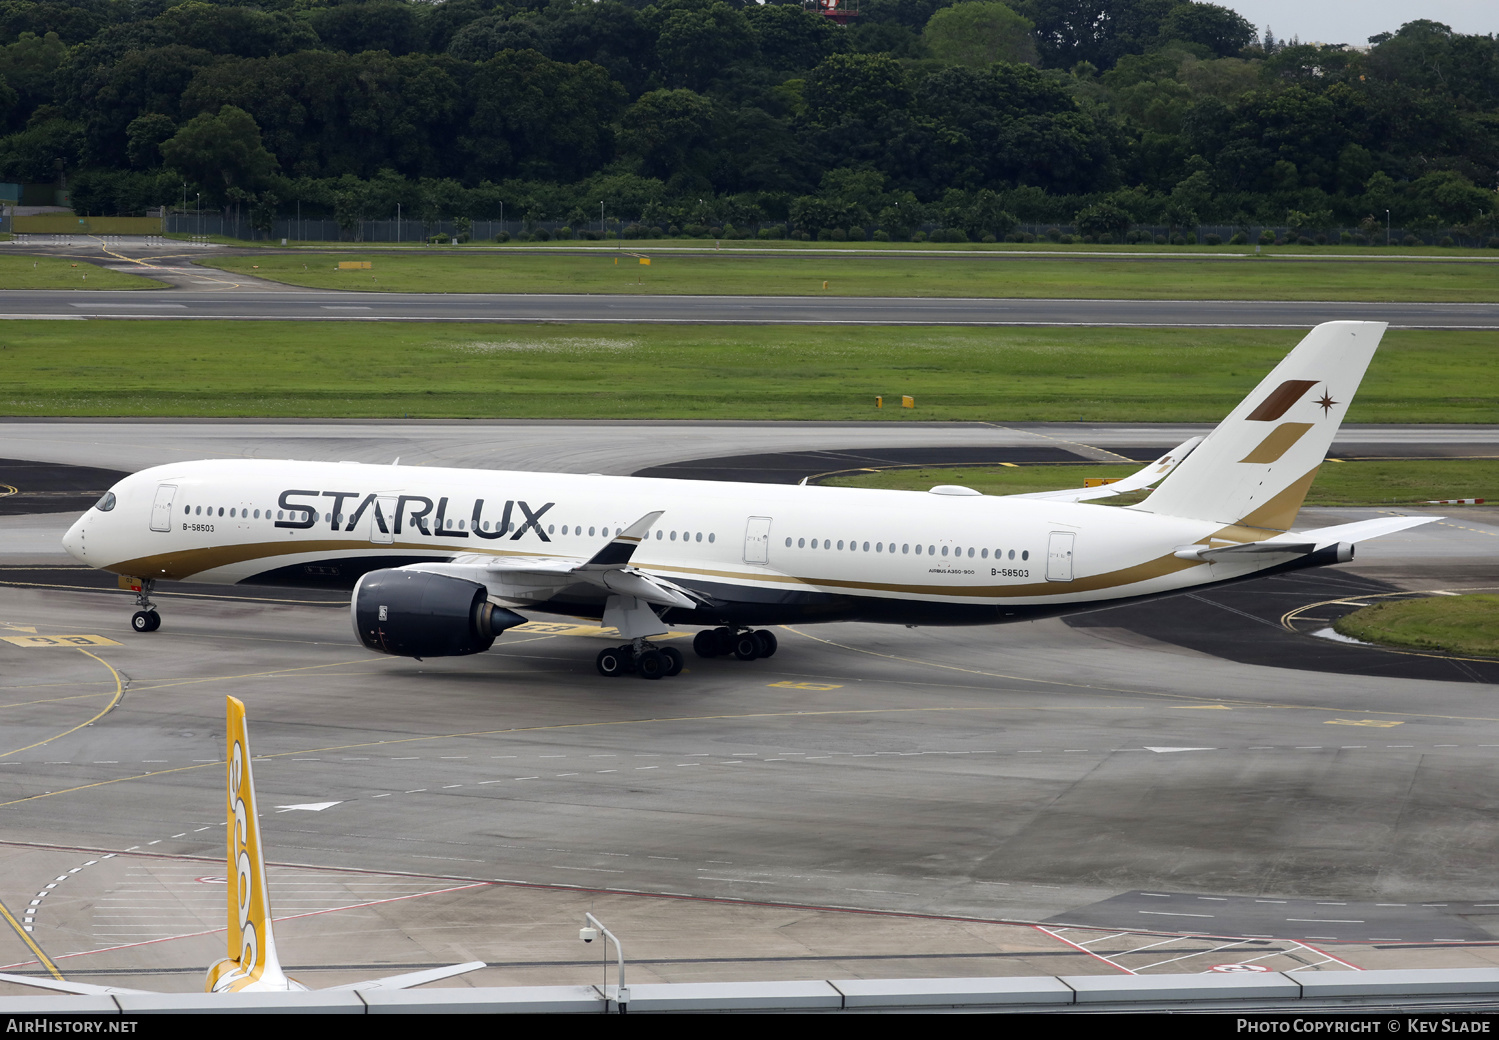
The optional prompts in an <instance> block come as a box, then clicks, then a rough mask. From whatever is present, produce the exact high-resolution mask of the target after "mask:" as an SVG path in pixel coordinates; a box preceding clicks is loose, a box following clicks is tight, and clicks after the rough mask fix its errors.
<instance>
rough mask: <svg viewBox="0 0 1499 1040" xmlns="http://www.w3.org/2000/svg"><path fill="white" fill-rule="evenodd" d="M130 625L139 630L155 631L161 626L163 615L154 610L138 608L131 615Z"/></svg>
mask: <svg viewBox="0 0 1499 1040" xmlns="http://www.w3.org/2000/svg"><path fill="white" fill-rule="evenodd" d="M130 627H131V628H133V629H135V631H137V632H155V631H156V630H157V629H158V628H160V627H161V615H160V614H158V613H156V611H154V610H137V611H136V612H135V613H134V614H132V615H131V616H130Z"/></svg>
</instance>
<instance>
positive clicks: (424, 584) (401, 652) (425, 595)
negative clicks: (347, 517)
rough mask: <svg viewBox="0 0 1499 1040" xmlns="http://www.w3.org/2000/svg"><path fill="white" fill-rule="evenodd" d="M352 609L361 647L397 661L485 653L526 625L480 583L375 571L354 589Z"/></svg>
mask: <svg viewBox="0 0 1499 1040" xmlns="http://www.w3.org/2000/svg"><path fill="white" fill-rule="evenodd" d="M349 609H350V612H351V614H352V615H353V620H354V634H355V635H356V636H358V637H359V641H360V642H361V643H363V644H364V645H365V646H367V647H369V648H370V649H371V650H375V651H377V652H379V653H382V654H394V655H396V656H398V657H417V658H421V657H457V656H459V655H462V654H477V653H482V652H484V651H485V650H488V649H489V648H490V647H491V646H493V645H494V639H495V636H497V635H499V634H500V633H501V632H503V631H505V629H507V628H512V627H514V626H516V625H519V624H523V623H524V622H525V620H526V619H525V618H523V617H521V616H520V615H519V614H517V613H515V611H513V610H506V609H505V608H504V607H497V606H495V605H494V604H493V603H490V602H489V593H488V590H486V589H485V588H484V586H483V585H480V584H479V583H478V582H476V581H466V580H465V579H463V578H454V577H451V576H450V575H446V574H429V573H427V572H425V571H407V570H383V571H371V572H370V573H368V574H366V575H365V576H364V577H362V578H360V579H359V584H358V585H355V586H354V596H353V599H352V600H351V601H350V604H349Z"/></svg>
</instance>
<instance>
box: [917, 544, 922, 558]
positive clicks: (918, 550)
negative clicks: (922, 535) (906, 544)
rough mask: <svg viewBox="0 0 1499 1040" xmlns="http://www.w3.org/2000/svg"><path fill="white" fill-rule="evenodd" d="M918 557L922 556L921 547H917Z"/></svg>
mask: <svg viewBox="0 0 1499 1040" xmlns="http://www.w3.org/2000/svg"><path fill="white" fill-rule="evenodd" d="M916 555H917V556H920V555H921V546H919V545H918V546H917V547H916Z"/></svg>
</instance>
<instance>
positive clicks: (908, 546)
mask: <svg viewBox="0 0 1499 1040" xmlns="http://www.w3.org/2000/svg"><path fill="white" fill-rule="evenodd" d="M900 551H901V552H903V553H908V552H910V551H911V543H910V542H906V543H904V544H902V545H901V547H900Z"/></svg>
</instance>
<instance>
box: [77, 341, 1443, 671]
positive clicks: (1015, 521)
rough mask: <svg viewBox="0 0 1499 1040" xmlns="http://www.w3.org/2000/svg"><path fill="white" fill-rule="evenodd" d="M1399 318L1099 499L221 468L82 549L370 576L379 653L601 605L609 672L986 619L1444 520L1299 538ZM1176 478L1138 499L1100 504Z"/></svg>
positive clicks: (141, 562)
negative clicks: (778, 634) (670, 632)
mask: <svg viewBox="0 0 1499 1040" xmlns="http://www.w3.org/2000/svg"><path fill="white" fill-rule="evenodd" d="M1384 330H1385V325H1384V324H1383V323H1379V322H1348V321H1340V322H1330V323H1328V324H1325V325H1319V326H1317V327H1316V328H1315V329H1313V330H1312V331H1311V332H1310V333H1309V334H1308V335H1307V336H1306V337H1305V338H1304V339H1303V340H1302V341H1301V343H1300V344H1298V345H1297V347H1296V348H1295V349H1294V350H1293V351H1291V353H1290V354H1288V355H1287V356H1286V358H1285V359H1284V360H1283V361H1282V362H1281V363H1280V364H1279V365H1278V366H1277V367H1276V368H1275V370H1274V371H1272V372H1271V373H1270V374H1269V375H1268V376H1267V377H1266V378H1265V379H1264V381H1263V382H1261V383H1260V385H1259V386H1258V387H1256V388H1255V389H1254V391H1253V392H1252V393H1251V394H1250V395H1249V396H1248V397H1247V398H1245V399H1244V401H1243V402H1241V403H1240V404H1239V406H1238V407H1237V408H1235V409H1234V410H1233V412H1232V413H1230V414H1229V416H1228V417H1227V418H1226V419H1224V420H1223V422H1222V423H1220V424H1219V425H1218V426H1217V427H1216V428H1215V429H1213V430H1212V432H1210V433H1209V434H1207V435H1206V436H1205V437H1201V438H1194V439H1193V440H1191V441H1188V442H1187V443H1186V444H1183V445H1181V446H1180V447H1179V448H1177V449H1176V450H1174V451H1172V452H1171V453H1169V454H1168V455H1166V456H1163V457H1162V458H1161V459H1158V460H1157V461H1156V462H1154V463H1151V464H1150V465H1148V466H1146V467H1145V468H1143V469H1142V470H1140V471H1139V472H1138V473H1136V474H1134V475H1133V476H1131V477H1128V478H1126V479H1125V480H1123V481H1120V482H1118V483H1115V484H1110V485H1105V486H1104V487H1099V488H1089V489H1082V490H1067V491H1056V492H1044V493H1041V494H1033V495H1009V496H990V495H981V494H979V493H977V492H974V491H971V490H969V489H967V488H962V487H954V486H942V487H935V488H932V489H931V491H930V492H908V491H876V490H860V489H852V488H828V487H815V486H811V487H809V486H794V487H791V486H780V485H769V484H746V483H717V482H699V481H683V480H662V479H650V478H638V477H610V476H597V475H592V476H579V475H572V474H543V473H523V472H498V471H488V470H460V469H426V468H421V469H417V468H412V467H403V466H397V465H391V466H375V465H362V464H356V463H321V462H275V461H258V460H257V461H224V460H211V461H204V462H189V463H179V464H174V465H168V466H157V467H155V468H152V469H148V470H144V471H142V472H140V473H136V474H134V475H132V476H130V477H127V478H125V479H124V480H122V481H120V482H119V483H118V484H116V485H115V486H114V488H112V489H111V490H110V491H109V493H108V494H106V495H105V496H104V497H103V498H102V499H101V500H100V501H99V502H98V503H97V505H95V506H94V507H93V508H91V509H90V510H89V511H88V512H87V513H86V514H84V516H83V517H82V518H81V519H80V520H79V521H78V522H77V523H76V524H75V525H74V526H73V527H72V528H71V529H70V530H69V531H68V533H67V535H66V537H65V539H64V545H65V546H66V548H67V550H68V552H70V553H72V554H73V555H74V556H75V557H77V558H78V559H79V560H82V561H83V562H85V563H87V564H89V565H91V566H93V567H98V568H103V569H105V570H109V571H113V572H115V573H117V574H119V575H122V583H123V584H127V585H129V586H130V587H133V588H135V589H136V593H137V605H138V607H139V608H140V609H139V610H138V611H137V612H136V613H135V615H134V617H133V619H132V624H133V627H134V628H135V629H136V630H137V631H140V632H150V631H153V630H155V629H156V628H157V627H158V626H159V625H160V623H161V621H160V615H159V614H158V613H157V611H156V608H155V607H154V606H153V605H152V603H151V599H150V596H151V592H152V586H153V584H154V583H155V582H157V581H161V580H170V581H189V582H208V583H216V584H250V585H296V586H309V587H320V588H328V587H341V588H345V589H352V597H351V604H350V609H351V613H352V619H353V624H354V631H355V633H356V635H357V636H358V638H359V640H360V641H361V642H362V643H363V644H364V645H365V646H367V647H368V648H370V649H371V650H376V651H379V652H381V653H386V654H397V655H402V656H407V657H417V658H426V657H441V656H451V655H459V654H472V653H478V652H481V651H484V650H488V649H489V648H490V647H491V646H492V645H493V644H494V641H495V639H496V637H497V636H499V635H500V634H501V633H502V632H503V631H504V630H506V629H508V628H511V627H513V626H515V625H519V624H521V623H523V622H524V621H525V620H526V619H525V617H524V616H522V615H521V614H520V613H518V611H521V610H527V609H529V610H535V611H544V612H547V613H552V614H565V615H572V616H576V617H583V618H598V619H601V620H602V622H603V624H604V625H606V626H609V627H613V628H615V629H617V630H618V631H619V633H620V637H621V638H622V639H624V640H625V642H624V643H623V644H622V645H620V646H617V647H610V648H608V649H606V650H604V651H603V652H601V653H600V654H599V655H598V658H597V662H596V663H597V667H598V670H599V671H600V672H601V673H602V674H604V675H620V674H624V673H627V672H634V673H636V674H638V675H640V676H642V677H644V678H647V679H656V678H660V677H662V676H663V675H674V674H676V673H677V672H678V671H680V670H681V667H682V655H681V654H680V652H678V651H677V650H676V649H675V648H673V647H670V646H657V645H655V644H653V643H652V642H651V637H652V636H658V635H660V634H661V633H663V632H664V631H666V629H667V626H668V625H672V626H675V625H699V626H705V627H704V629H703V631H701V632H699V633H698V634H697V636H696V638H695V639H694V641H693V648H694V650H696V651H697V653H699V654H700V655H703V656H716V655H726V654H733V655H734V656H736V657H738V658H739V659H741V660H753V659H754V658H756V657H768V656H769V655H771V654H773V653H774V652H775V649H776V640H775V637H774V635H773V634H772V633H770V632H769V631H766V630H765V628H764V626H771V625H778V624H787V623H793V622H799V623H806V622H832V621H865V622H886V623H893V624H906V625H988V624H998V623H1003V622H1010V621H1022V620H1027V619H1031V618H1036V617H1046V616H1054V615H1059V614H1067V613H1073V612H1077V611H1080V610H1084V609H1090V608H1095V607H1097V606H1099V605H1102V604H1117V603H1120V602H1125V601H1129V600H1131V599H1138V598H1144V597H1154V596H1159V595H1163V594H1169V593H1173V592H1179V591H1183V590H1187V589H1192V588H1199V587H1202V586H1207V585H1215V584H1220V583H1224V582H1229V581H1236V580H1242V579H1244V578H1246V577H1250V576H1254V575H1258V574H1265V573H1267V572H1272V571H1283V570H1290V569H1295V568H1300V567H1313V566H1318V565H1322V564H1330V563H1341V562H1345V561H1347V560H1349V559H1351V558H1352V555H1353V543H1355V542H1357V541H1359V540H1361V539H1365V538H1372V537H1377V536H1379V535H1383V534H1389V533H1391V532H1394V531H1398V530H1402V529H1404V528H1407V527H1412V526H1415V525H1417V524H1422V523H1427V522H1430V520H1432V519H1434V518H1432V517H1385V518H1380V519H1374V520H1365V521H1360V522H1357V523H1350V524H1343V525H1339V526H1336V527H1325V528H1320V529H1316V530H1309V531H1302V532H1300V533H1296V532H1293V531H1292V529H1291V528H1292V525H1293V524H1294V522H1295V519H1296V515H1297V512H1298V510H1299V509H1300V507H1301V503H1302V501H1303V499H1304V498H1305V496H1306V491H1307V488H1308V487H1309V486H1310V484H1311V482H1312V479H1313V477H1314V476H1315V475H1316V472H1317V468H1318V466H1319V465H1320V464H1321V463H1322V461H1323V458H1324V457H1325V455H1326V453H1327V449H1328V447H1329V446H1330V445H1331V443H1332V439H1333V436H1334V435H1335V434H1336V433H1337V430H1338V427H1339V424H1340V423H1341V422H1342V419H1343V416H1344V415H1345V414H1346V413H1347V410H1348V405H1349V402H1350V401H1352V399H1353V395H1354V391H1355V390H1356V389H1357V388H1358V385H1359V382H1360V381H1361V380H1362V379H1363V375H1364V371H1365V369H1366V368H1367V366H1368V364H1369V361H1370V359H1371V358H1372V356H1373V354H1374V351H1375V348H1376V347H1377V346H1378V345H1379V341H1380V338H1381V337H1382V336H1383V334H1384ZM1151 486H1154V490H1153V491H1151V493H1150V494H1149V496H1148V497H1147V498H1145V499H1144V500H1143V501H1141V502H1139V503H1138V504H1136V505H1132V506H1127V507H1120V508H1113V507H1104V506H1101V505H1097V504H1093V503H1095V502H1097V501H1098V500H1101V499H1107V498H1110V497H1113V496H1116V495H1119V494H1123V493H1125V492H1129V491H1138V490H1141V489H1144V488H1147V487H1151Z"/></svg>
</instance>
